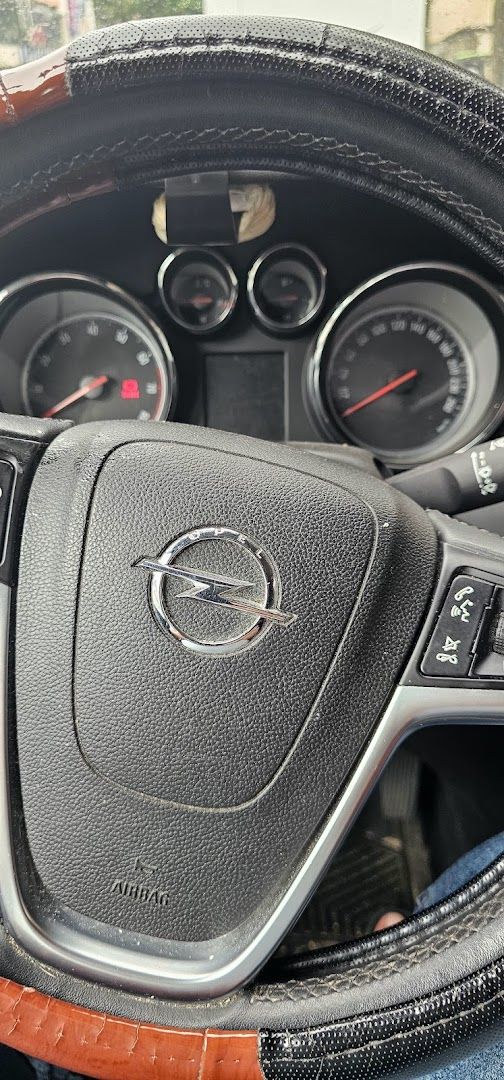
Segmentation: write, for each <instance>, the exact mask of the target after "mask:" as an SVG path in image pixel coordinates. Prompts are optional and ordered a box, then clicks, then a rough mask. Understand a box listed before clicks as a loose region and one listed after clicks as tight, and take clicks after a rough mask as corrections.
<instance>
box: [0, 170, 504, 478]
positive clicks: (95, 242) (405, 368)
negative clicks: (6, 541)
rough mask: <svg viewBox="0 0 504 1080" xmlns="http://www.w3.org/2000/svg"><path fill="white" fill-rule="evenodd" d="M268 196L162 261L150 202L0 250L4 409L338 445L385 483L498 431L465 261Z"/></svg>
mask: <svg viewBox="0 0 504 1080" xmlns="http://www.w3.org/2000/svg"><path fill="white" fill-rule="evenodd" d="M269 183H270V185H271V187H272V188H273V190H274V193H275V199H276V209H277V212H276V217H275V221H274V223H273V224H272V225H271V227H270V228H268V229H267V230H266V231H265V234H264V235H261V236H260V237H258V238H255V239H254V240H252V241H246V242H244V243H238V242H237V243H235V244H230V245H227V246H223V247H220V246H219V247H217V246H208V245H206V244H197V243H192V244H190V245H170V246H169V245H167V244H164V243H163V242H162V240H161V239H160V238H159V236H158V235H156V233H155V231H154V229H153V227H152V223H151V217H152V213H151V210H152V204H153V201H155V199H156V198H159V193H158V192H156V191H155V190H153V189H151V188H147V187H146V188H145V189H139V190H136V191H129V192H125V193H120V194H119V195H117V194H116V195H114V196H104V197H100V198H99V199H94V200H90V201H89V203H88V204H83V205H82V206H73V207H69V208H68V209H67V210H63V211H57V212H55V213H54V214H51V215H48V216H47V217H46V218H44V219H42V220H40V221H35V222H32V223H29V224H28V225H26V226H24V227H23V229H22V230H18V232H17V233H16V234H12V235H11V236H10V237H6V238H4V239H3V240H2V241H0V257H1V264H2V267H3V271H2V280H1V282H0V284H1V288H0V402H1V407H2V408H3V409H4V410H5V411H9V412H14V413H28V414H31V415H34V416H41V417H56V416H59V417H62V418H64V419H69V420H72V421H74V422H76V423H80V422H83V421H89V420H105V419H116V418H117V419H140V420H144V421H146V422H148V421H150V420H164V419H167V418H171V419H175V420H178V421H181V422H191V423H196V424H203V425H206V426H211V427H218V428H224V429H226V430H231V431H239V432H242V433H244V434H250V435H255V436H258V437H265V438H270V439H275V440H286V439H289V440H296V441H310V442H313V441H323V442H346V443H349V444H352V445H356V446H360V447H364V448H366V449H368V450H370V451H371V452H372V453H373V454H374V455H375V456H376V457H377V458H378V459H379V460H381V461H382V462H384V463H385V465H387V466H389V467H390V468H391V469H392V470H393V469H402V468H407V467H408V466H411V465H414V464H419V463H422V462H424V461H429V460H432V459H433V458H436V457H439V456H441V455H442V454H445V453H450V452H452V451H454V450H457V449H459V448H460V447H462V446H467V445H469V444H470V443H472V442H474V441H475V440H479V439H481V438H484V437H486V436H487V435H488V434H490V433H493V432H496V431H498V430H499V429H500V428H501V426H502V422H503V416H504V361H503V358H502V349H503V347H504V303H503V298H502V294H501V291H500V288H499V283H498V282H495V281H490V280H488V277H487V276H486V275H487V271H486V270H485V269H484V268H483V267H481V266H480V265H478V262H477V260H476V259H475V257H474V256H473V255H472V254H471V255H469V254H468V253H467V252H466V251H464V249H463V247H462V245H461V244H458V242H456V241H455V240H453V239H451V240H448V239H447V238H446V237H445V236H444V235H443V234H442V233H441V232H440V231H438V230H436V229H435V228H434V227H433V226H431V225H426V223H425V222H420V221H419V219H416V218H415V217H414V216H413V215H409V214H407V213H406V212H405V211H403V210H398V208H397V207H393V206H387V205H385V204H382V203H378V202H377V201H375V200H373V199H371V198H370V197H369V196H365V197H364V196H362V195H360V194H359V193H357V192H355V191H353V192H350V191H348V190H345V189H341V190H339V191H338V189H335V187H334V185H328V184H325V185H324V184H322V183H320V184H318V185H317V184H316V183H314V182H307V181H300V180H293V179H287V178H277V179H275V178H270V179H269ZM20 241H21V242H20ZM7 268H11V270H12V271H13V276H12V277H11V278H8V276H7V272H6V271H7ZM16 270H17V273H16Z"/></svg>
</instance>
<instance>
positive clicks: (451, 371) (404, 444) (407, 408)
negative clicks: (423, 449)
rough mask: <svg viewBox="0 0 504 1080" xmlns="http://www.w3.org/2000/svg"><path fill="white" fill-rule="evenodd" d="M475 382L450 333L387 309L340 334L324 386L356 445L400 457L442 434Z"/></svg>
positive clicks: (419, 314)
mask: <svg viewBox="0 0 504 1080" xmlns="http://www.w3.org/2000/svg"><path fill="white" fill-rule="evenodd" d="M473 383H474V378H473V367H472V361H471V358H470V356H469V355H468V354H467V352H466V350H465V349H464V346H463V344H462V342H461V341H460V340H459V339H458V337H457V336H456V334H455V333H454V331H453V330H452V329H451V328H449V327H448V326H447V325H446V324H445V323H443V322H442V321H441V320H440V319H439V318H435V317H434V316H432V315H430V314H429V313H428V312H426V311H421V310H419V309H412V308H388V309H385V310H381V311H377V312H376V314H372V315H367V316H365V317H364V318H363V319H362V320H360V321H359V322H358V323H357V325H354V326H353V327H351V328H350V329H349V331H348V332H347V334H343V335H342V337H341V339H340V340H339V342H338V343H337V345H336V346H335V348H334V351H333V352H332V354H331V358H330V361H329V365H328V369H327V375H326V387H327V397H328V401H329V403H330V407H331V411H332V412H333V414H334V418H335V420H336V422H337V423H338V424H339V425H340V426H341V427H342V428H343V429H345V430H346V431H347V433H348V435H349V437H350V438H351V439H352V441H353V442H357V443H367V444H369V445H372V446H378V447H379V448H380V451H381V452H382V453H384V452H386V453H396V452H399V453H402V452H404V451H409V450H412V449H414V448H416V447H418V446H422V445H425V444H426V443H429V442H431V441H432V440H433V439H437V438H440V437H441V436H447V434H448V432H449V430H450V428H451V427H453V426H454V425H455V424H456V423H457V422H458V420H459V418H460V416H461V415H462V413H463V411H464V409H465V408H466V407H467V405H468V403H469V401H470V396H471V390H472V386H473Z"/></svg>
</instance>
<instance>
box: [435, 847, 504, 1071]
mask: <svg viewBox="0 0 504 1080" xmlns="http://www.w3.org/2000/svg"><path fill="white" fill-rule="evenodd" d="M503 852H504V832H503V833H499V834H498V836H492V838H491V840H485V841H484V842H483V843H482V844H479V845H478V847H476V848H473V849H472V851H468V852H467V854H466V855H462V858H460V859H458V860H457V862H456V863H454V864H453V866H449V867H448V870H445V872H444V874H441V877H438V878H437V880H436V881H434V882H433V883H432V885H429V886H428V888H427V889H425V891H424V892H423V893H422V894H421V895H420V896H419V897H418V900H417V905H416V908H415V912H418V911H424V910H425V908H428V907H432V905H433V904H437V903H439V901H440V900H444V898H445V896H449V895H450V893H453V892H456V891H457V889H461V888H462V886H463V885H467V882H468V881H470V880H471V878H473V877H476V874H480V873H481V871H482V870H485V869H486V867H487V866H489V865H490V863H492V862H493V861H494V859H498V858H499V856H500V855H502V854H503ZM502 1076H504V1044H503V1043H502V1041H500V1042H497V1043H496V1044H495V1046H491V1047H489V1048H488V1049H486V1050H481V1051H479V1052H478V1053H476V1054H472V1055H471V1057H469V1058H466V1059H465V1061H457V1062H455V1063H454V1064H453V1065H447V1066H445V1067H444V1068H442V1069H437V1070H436V1072H432V1073H428V1074H426V1075H425V1080H498V1077H502Z"/></svg>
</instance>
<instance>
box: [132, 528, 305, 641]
mask: <svg viewBox="0 0 504 1080" xmlns="http://www.w3.org/2000/svg"><path fill="white" fill-rule="evenodd" d="M208 541H212V542H213V541H219V543H220V552H219V555H220V558H219V572H217V573H216V572H214V571H213V570H210V569H206V568H205V567H199V566H198V567H196V566H191V549H192V550H193V551H194V549H195V547H196V545H198V544H201V543H202V542H208ZM226 545H235V547H237V548H238V549H239V551H240V553H241V556H240V558H241V562H240V565H242V564H243V561H245V563H247V561H248V562H249V564H250V567H251V571H253V573H252V572H251V573H250V577H253V580H252V581H250V580H248V578H239V577H234V576H231V574H229V575H228V574H226V573H221V572H220V564H221V563H222V561H223V556H224V558H225V555H226ZM205 550H206V551H207V550H208V548H207V547H206V548H205ZM228 552H229V549H228ZM179 559H180V561H179ZM198 561H200V560H198ZM135 566H136V567H140V569H142V570H146V571H147V573H148V574H149V587H148V588H149V601H150V608H151V611H152V614H153V617H154V619H155V621H156V623H157V625H158V626H159V628H160V630H162V631H163V633H165V634H168V635H169V636H170V637H172V638H175V640H176V641H177V642H179V643H180V645H182V646H184V648H186V649H189V650H191V651H192V652H195V653H202V654H207V655H211V656H222V655H224V654H230V653H237V652H239V651H240V650H242V649H245V648H249V647H250V646H251V645H253V644H255V643H256V642H257V641H258V640H259V639H260V637H261V636H262V635H264V634H265V633H266V632H267V631H268V630H269V629H270V628H271V627H273V626H280V627H285V626H289V625H290V624H291V623H293V622H295V620H296V618H297V616H296V615H290V614H288V613H287V612H285V611H281V609H280V602H281V595H282V590H281V583H280V576H279V573H278V570H277V568H276V566H275V563H274V561H273V559H272V558H271V555H269V554H268V553H267V552H266V551H265V550H264V548H263V547H261V546H260V545H258V544H257V543H255V542H254V541H253V540H251V539H250V538H249V537H247V536H245V535H244V534H243V533H241V532H237V531H236V530H235V529H228V528H223V527H221V526H217V525H208V526H206V527H204V528H199V529H192V530H191V532H187V533H184V534H183V535H182V536H179V537H178V538H177V539H176V540H173V541H172V543H171V544H168V547H166V548H165V549H164V551H162V552H161V554H160V555H158V556H157V558H150V557H147V558H142V559H139V560H138V562H136V563H135ZM167 581H169V582H171V583H172V584H175V585H176V586H177V587H178V586H179V585H180V587H181V588H180V591H178V589H177V591H175V592H173V590H172V596H171V599H170V598H169V597H167V595H166V583H167ZM180 601H186V602H187V603H198V604H204V605H212V606H213V609H214V612H216V613H219V612H220V615H219V617H223V616H224V615H226V616H227V619H228V620H229V617H230V615H231V614H232V615H234V616H235V618H234V620H233V622H234V623H235V624H236V631H235V632H234V633H233V634H232V635H231V634H230V636H224V637H221V636H219V635H218V636H217V637H216V639H215V640H214V638H213V635H212V639H211V640H210V639H208V640H207V639H205V636H204V635H203V634H202V636H201V637H200V636H199V635H196V634H195V633H194V632H192V631H191V632H190V633H189V632H188V631H187V630H185V629H184V627H183V626H181V625H180V623H181V621H182V619H181V617H180V614H178V616H177V621H175V617H174V616H173V614H172V613H171V608H173V607H174V606H175V602H176V604H177V611H178V612H179V613H180V607H181V605H180ZM191 615H192V613H191ZM182 618H183V616H182ZM187 621H188V620H187ZM191 626H192V627H193V626H194V618H192V621H191Z"/></svg>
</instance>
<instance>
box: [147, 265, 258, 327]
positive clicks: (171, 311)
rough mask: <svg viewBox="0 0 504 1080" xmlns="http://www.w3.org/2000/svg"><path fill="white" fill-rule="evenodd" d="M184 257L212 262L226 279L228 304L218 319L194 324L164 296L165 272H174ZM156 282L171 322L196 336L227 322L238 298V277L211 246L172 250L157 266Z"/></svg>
mask: <svg viewBox="0 0 504 1080" xmlns="http://www.w3.org/2000/svg"><path fill="white" fill-rule="evenodd" d="M185 259H193V260H194V262H199V263H204V262H206V263H208V264H209V265H211V264H212V263H214V265H216V266H217V267H218V269H219V270H220V272H221V274H223V275H224V277H225V279H226V281H227V285H228V289H229V303H228V306H227V308H226V309H225V311H224V312H223V313H222V315H220V316H219V318H218V319H215V321H214V322H212V323H207V324H206V325H205V326H195V325H193V324H192V323H189V322H187V321H186V320H185V319H183V318H182V317H181V316H180V315H179V314H178V312H177V311H176V310H175V308H174V307H173V306H172V305H171V304H170V301H169V300H168V298H167V296H166V290H165V278H166V276H167V274H168V273H172V274H173V273H174V272H176V271H177V263H179V264H180V263H181V262H182V261H183V260H185ZM157 284H158V291H159V298H160V300H161V303H162V305H163V307H164V309H165V311H166V312H167V313H168V315H169V316H170V318H171V319H172V320H173V322H174V323H176V324H177V326H181V327H182V328H183V329H184V330H186V331H187V333H189V334H197V335H198V336H200V335H202V334H212V333H214V331H215V330H219V329H220V328H221V327H222V326H224V324H225V323H227V321H228V319H230V318H231V316H232V314H233V312H234V310H235V307H236V302H237V300H238V278H237V277H236V274H235V272H234V270H233V268H232V266H231V265H230V264H229V262H228V261H227V259H225V258H224V257H223V256H222V255H219V254H218V252H216V251H213V250H212V249H211V248H200V247H183V248H177V249H176V251H172V252H171V253H170V255H168V256H167V257H166V259H164V260H163V262H162V263H161V266H160V267H159V270H158V275H157Z"/></svg>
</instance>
